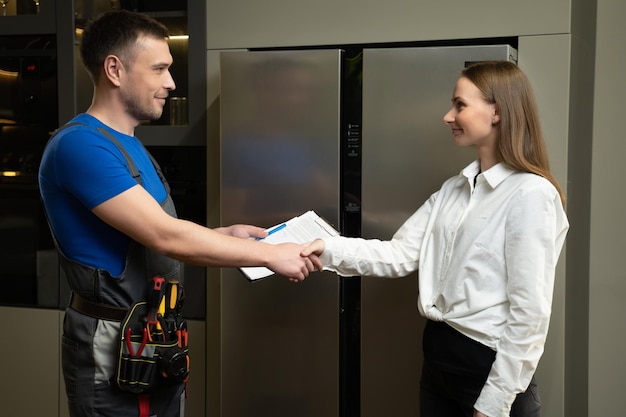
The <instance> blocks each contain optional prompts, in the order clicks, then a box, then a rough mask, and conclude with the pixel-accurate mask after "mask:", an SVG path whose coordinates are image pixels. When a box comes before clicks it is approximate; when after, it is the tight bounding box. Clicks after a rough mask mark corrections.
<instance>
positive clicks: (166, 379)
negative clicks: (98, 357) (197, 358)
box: [115, 302, 189, 394]
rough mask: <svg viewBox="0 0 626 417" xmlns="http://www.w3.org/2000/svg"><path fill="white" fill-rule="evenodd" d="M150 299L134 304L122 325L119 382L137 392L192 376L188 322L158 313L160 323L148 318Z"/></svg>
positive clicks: (126, 389) (118, 362)
mask: <svg viewBox="0 0 626 417" xmlns="http://www.w3.org/2000/svg"><path fill="white" fill-rule="evenodd" d="M149 314H150V307H149V303H148V302H139V303H136V304H134V305H133V306H132V307H131V308H130V309H129V311H128V313H127V314H126V317H125V318H124V320H123V321H122V325H121V328H120V344H119V354H118V360H117V370H116V376H115V379H116V382H117V385H118V386H119V388H120V389H122V390H123V391H129V392H132V393H135V394H140V393H144V392H148V391H151V390H153V389H154V388H156V387H158V386H161V385H163V384H176V383H181V382H186V381H187V379H188V376H189V346H188V345H187V325H186V322H185V320H183V319H181V318H180V317H178V318H177V319H176V320H174V321H173V322H172V321H170V322H169V323H168V322H167V320H165V319H166V318H163V317H162V316H160V315H159V325H158V326H155V325H151V324H150V323H149V321H148V319H147V318H148V317H149Z"/></svg>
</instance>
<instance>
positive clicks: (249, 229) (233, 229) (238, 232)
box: [214, 224, 267, 239]
mask: <svg viewBox="0 0 626 417" xmlns="http://www.w3.org/2000/svg"><path fill="white" fill-rule="evenodd" d="M214 230H215V231H216V232H220V233H222V234H225V235H228V236H233V237H240V238H242V239H248V238H251V237H253V238H261V239H262V238H264V237H267V231H266V230H265V229H263V228H262V227H257V226H252V225H249V224H233V225H232V226H227V227H218V228H216V229H214Z"/></svg>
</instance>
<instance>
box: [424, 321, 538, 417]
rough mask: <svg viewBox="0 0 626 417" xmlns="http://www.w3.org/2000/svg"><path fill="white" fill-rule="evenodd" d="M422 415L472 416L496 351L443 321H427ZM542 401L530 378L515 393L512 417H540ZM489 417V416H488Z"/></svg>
mask: <svg viewBox="0 0 626 417" xmlns="http://www.w3.org/2000/svg"><path fill="white" fill-rule="evenodd" d="M423 349H424V364H423V368H422V378H421V383H420V416H421V417H472V415H473V413H474V403H475V402H476V399H477V398H478V396H479V395H480V391H481V389H482V387H483V385H485V381H486V380H487V376H488V375H489V370H490V369H491V364H492V363H493V361H494V359H495V355H496V353H495V352H494V351H493V350H491V349H490V348H488V347H487V346H484V345H483V344H481V343H479V342H476V341H475V340H472V339H470V338H469V337H467V336H465V335H463V334H461V333H459V332H457V331H456V330H454V329H453V328H452V327H450V326H448V325H447V324H445V323H442V322H434V321H430V320H429V321H428V323H427V324H426V328H425V329H424V337H423ZM540 415H541V403H540V399H539V395H538V392H537V384H536V382H535V378H534V377H533V378H532V380H531V382H530V385H529V387H528V389H527V390H526V391H525V392H523V393H520V394H518V395H517V397H516V399H515V401H514V403H513V406H512V408H511V414H510V416H511V417H539V416H540ZM490 417H491V416H490Z"/></svg>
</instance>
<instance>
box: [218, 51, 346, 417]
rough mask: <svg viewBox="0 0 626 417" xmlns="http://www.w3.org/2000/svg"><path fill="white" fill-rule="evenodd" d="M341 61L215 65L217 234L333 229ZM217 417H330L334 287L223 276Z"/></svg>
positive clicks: (324, 57) (297, 56) (327, 280)
mask: <svg viewBox="0 0 626 417" xmlns="http://www.w3.org/2000/svg"><path fill="white" fill-rule="evenodd" d="M340 62H341V52H340V51H339V50H324V51H288V52H287V51H270V52H225V53H222V55H221V75H220V77H221V81H220V82H221V98H220V100H221V141H222V143H221V146H222V161H221V164H222V166H221V172H222V180H221V186H222V190H221V193H222V195H221V204H222V206H221V213H222V224H224V225H228V224H233V223H248V224H255V225H258V226H262V227H270V226H272V225H275V224H278V223H281V222H283V221H284V220H286V219H289V218H291V217H294V216H296V215H300V214H302V213H304V212H306V211H308V210H315V211H316V212H317V213H318V214H319V215H320V216H322V217H324V218H325V219H327V220H328V221H329V222H330V223H331V224H333V225H335V227H338V226H339V223H338V222H339V123H340V109H339V103H340ZM221 291H222V292H221V293H222V309H221V312H222V317H221V319H222V327H221V336H222V337H221V343H222V346H221V352H222V353H221V355H222V357H221V359H222V369H221V375H222V385H221V388H222V417H234V416H237V417H239V416H257V417H263V416H267V417H282V416H284V417H293V416H299V417H319V416H324V417H326V416H330V417H332V416H335V415H337V412H338V409H339V406H338V377H337V375H338V372H339V371H338V357H339V353H338V346H339V340H338V339H339V324H338V316H339V315H338V308H339V301H338V298H339V295H338V279H337V278H336V276H334V275H331V274H329V273H316V274H314V276H312V277H309V278H308V279H307V280H305V281H304V282H302V283H300V284H297V285H296V284H293V283H291V282H289V281H288V280H287V279H286V278H284V277H280V276H272V277H270V278H266V279H264V280H261V281H256V282H248V281H247V280H246V279H245V278H244V277H243V276H242V275H241V273H240V272H239V271H238V270H236V269H232V268H224V269H223V270H222V281H221Z"/></svg>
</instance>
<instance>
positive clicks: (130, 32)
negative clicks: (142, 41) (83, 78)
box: [80, 10, 169, 82]
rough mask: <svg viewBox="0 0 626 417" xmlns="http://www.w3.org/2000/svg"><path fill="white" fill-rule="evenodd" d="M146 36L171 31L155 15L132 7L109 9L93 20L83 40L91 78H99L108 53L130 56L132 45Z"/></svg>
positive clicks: (82, 55) (84, 58)
mask: <svg viewBox="0 0 626 417" xmlns="http://www.w3.org/2000/svg"><path fill="white" fill-rule="evenodd" d="M144 36H148V37H153V38H160V39H165V38H167V37H168V36H169V31H168V29H167V27H165V25H163V24H162V23H160V22H158V21H156V20H155V19H153V18H151V17H149V16H146V15H144V14H140V13H135V12H130V11H128V10H112V11H109V12H105V13H103V14H101V15H99V16H98V17H97V18H96V19H94V20H93V21H91V22H90V23H89V24H88V25H87V27H86V28H85V30H84V31H83V39H82V41H81V44H80V56H81V59H82V61H83V65H84V66H85V68H86V69H87V72H89V75H90V76H91V79H92V80H93V81H94V82H95V81H97V80H98V78H99V76H100V72H101V71H102V64H103V62H104V59H105V58H106V57H107V56H108V55H111V54H113V55H117V56H118V57H120V59H122V60H123V58H129V52H131V51H132V47H133V46H134V45H135V43H136V42H137V40H138V39H139V38H141V37H144Z"/></svg>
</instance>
